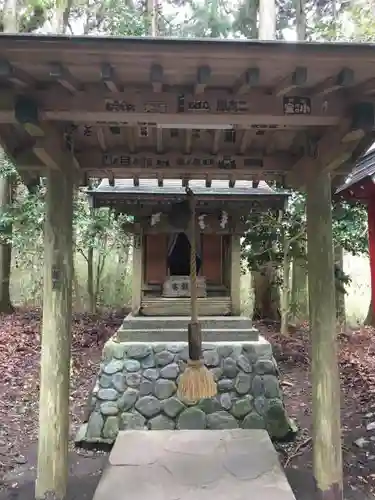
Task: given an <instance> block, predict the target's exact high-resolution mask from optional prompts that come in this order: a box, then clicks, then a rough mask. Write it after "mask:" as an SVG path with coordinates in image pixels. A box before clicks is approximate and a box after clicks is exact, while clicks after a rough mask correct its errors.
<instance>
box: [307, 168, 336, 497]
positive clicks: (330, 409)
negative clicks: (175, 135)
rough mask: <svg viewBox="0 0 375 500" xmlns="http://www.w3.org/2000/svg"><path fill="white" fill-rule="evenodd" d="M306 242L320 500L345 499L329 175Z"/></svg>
mask: <svg viewBox="0 0 375 500" xmlns="http://www.w3.org/2000/svg"><path fill="white" fill-rule="evenodd" d="M307 238H308V243H307V245H308V286H309V304H310V331H311V342H312V400H313V443H314V444H313V458H314V476H315V480H316V486H317V490H318V498H320V499H321V500H342V498H343V497H342V487H343V478H342V454H341V425H340V379H339V369H338V359H337V340H336V328H335V327H336V317H335V316H336V314H335V312H336V308H335V280H334V270H333V242H332V213H331V182H330V175H329V173H325V172H324V173H317V174H316V175H315V176H314V177H313V176H312V178H311V179H310V180H309V182H308V184H307Z"/></svg>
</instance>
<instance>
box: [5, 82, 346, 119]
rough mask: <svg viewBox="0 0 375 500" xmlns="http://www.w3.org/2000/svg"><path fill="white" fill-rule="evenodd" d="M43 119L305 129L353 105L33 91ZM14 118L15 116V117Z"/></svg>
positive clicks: (332, 99)
mask: <svg viewBox="0 0 375 500" xmlns="http://www.w3.org/2000/svg"><path fill="white" fill-rule="evenodd" d="M34 94H35V97H34V98H35V100H36V101H37V102H38V103H40V112H41V116H42V117H43V119H44V120H48V121H70V122H73V123H76V124H79V123H85V124H91V123H97V122H102V123H106V122H107V123H113V122H117V123H119V124H120V125H121V123H127V124H134V125H137V124H138V123H154V124H159V125H161V126H164V127H168V128H173V127H174V126H181V124H183V125H184V126H185V127H186V128H196V129H205V128H212V127H215V128H220V127H222V128H223V129H227V128H230V127H232V126H239V127H243V128H253V127H261V126H267V127H276V128H277V127H282V128H288V127H291V128H295V127H298V128H302V127H306V126H332V125H336V124H338V123H339V122H340V121H341V119H342V117H343V116H344V115H345V112H346V109H347V107H348V105H349V104H350V101H348V99H347V98H344V97H343V96H340V95H336V94H333V95H328V96H325V95H324V96H323V97H322V96H312V97H308V96H307V97H300V96H290V95H289V96H287V97H283V98H280V97H277V96H274V95H265V94H264V93H262V92H259V91H258V90H253V91H252V92H251V93H249V94H246V95H244V96H240V97H235V96H233V95H231V94H229V93H228V92H223V91H207V92H205V93H204V94H200V95H199V99H197V97H196V96H194V95H192V94H188V93H186V94H181V93H180V92H176V91H171V92H162V93H160V94H159V95H158V99H157V101H156V100H155V93H153V92H142V91H141V92H139V91H136V90H135V89H129V90H126V92H124V93H120V94H116V93H108V92H99V91H91V90H87V92H76V93H75V94H73V95H70V96H69V95H58V94H56V93H55V92H50V91H48V90H47V91H35V93H34ZM14 99H15V95H14V92H11V91H9V92H8V91H4V92H2V95H1V98H0V123H1V122H3V123H4V121H5V120H9V117H12V114H10V113H12V111H13V102H14ZM12 119H13V120H14V117H13V118H11V122H12Z"/></svg>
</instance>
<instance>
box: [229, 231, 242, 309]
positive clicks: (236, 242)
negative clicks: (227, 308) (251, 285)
mask: <svg viewBox="0 0 375 500" xmlns="http://www.w3.org/2000/svg"><path fill="white" fill-rule="evenodd" d="M230 248H231V251H230V298H231V302H232V315H233V316H239V315H240V314H241V238H240V235H238V234H233V235H232V236H231V245H230Z"/></svg>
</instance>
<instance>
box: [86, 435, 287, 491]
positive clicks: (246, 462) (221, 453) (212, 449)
mask: <svg viewBox="0 0 375 500" xmlns="http://www.w3.org/2000/svg"><path fill="white" fill-rule="evenodd" d="M124 491H126V494H127V495H128V496H129V498H131V499H132V500H144V499H145V498H154V499H155V500H175V499H176V498H186V499H188V498H192V497H193V495H194V498H196V499H197V500H210V499H216V500H226V499H227V498H233V499H237V500H244V499H245V498H248V495H249V492H251V498H252V499H253V500H264V499H265V498H267V500H294V495H293V493H292V490H291V489H290V486H289V484H288V482H287V480H286V478H285V475H284V473H283V471H282V469H281V466H280V463H279V459H278V454H277V452H276V451H275V449H274V447H273V445H272V443H271V440H270V438H269V436H268V433H267V431H265V430H256V429H251V430H244V429H232V430H229V429H228V430H217V431H215V430H212V431H207V430H184V431H182V430H181V431H179V432H176V431H159V432H149V431H147V430H146V431H122V432H120V433H119V435H118V437H117V439H116V442H115V445H114V447H113V449H112V452H111V454H110V457H109V466H108V468H107V469H106V471H105V473H104V475H103V476H102V479H101V481H100V483H99V486H98V488H97V490H96V493H95V496H94V500H107V499H108V498H109V497H110V498H111V499H112V500H122V498H123V494H124V493H123V492H124Z"/></svg>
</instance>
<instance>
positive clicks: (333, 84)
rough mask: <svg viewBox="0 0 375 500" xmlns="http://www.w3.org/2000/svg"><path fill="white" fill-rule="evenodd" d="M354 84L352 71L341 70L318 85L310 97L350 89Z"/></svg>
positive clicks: (348, 69) (347, 69)
mask: <svg viewBox="0 0 375 500" xmlns="http://www.w3.org/2000/svg"><path fill="white" fill-rule="evenodd" d="M353 83H354V71H353V70H352V69H350V68H343V69H342V70H341V71H340V73H339V74H338V75H336V76H330V77H329V78H327V79H326V80H324V81H323V82H320V83H318V85H316V86H315V87H314V88H313V89H312V91H311V94H312V95H321V96H326V95H328V94H330V93H332V92H335V91H336V90H339V89H342V88H345V87H350V86H351V85H353Z"/></svg>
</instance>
